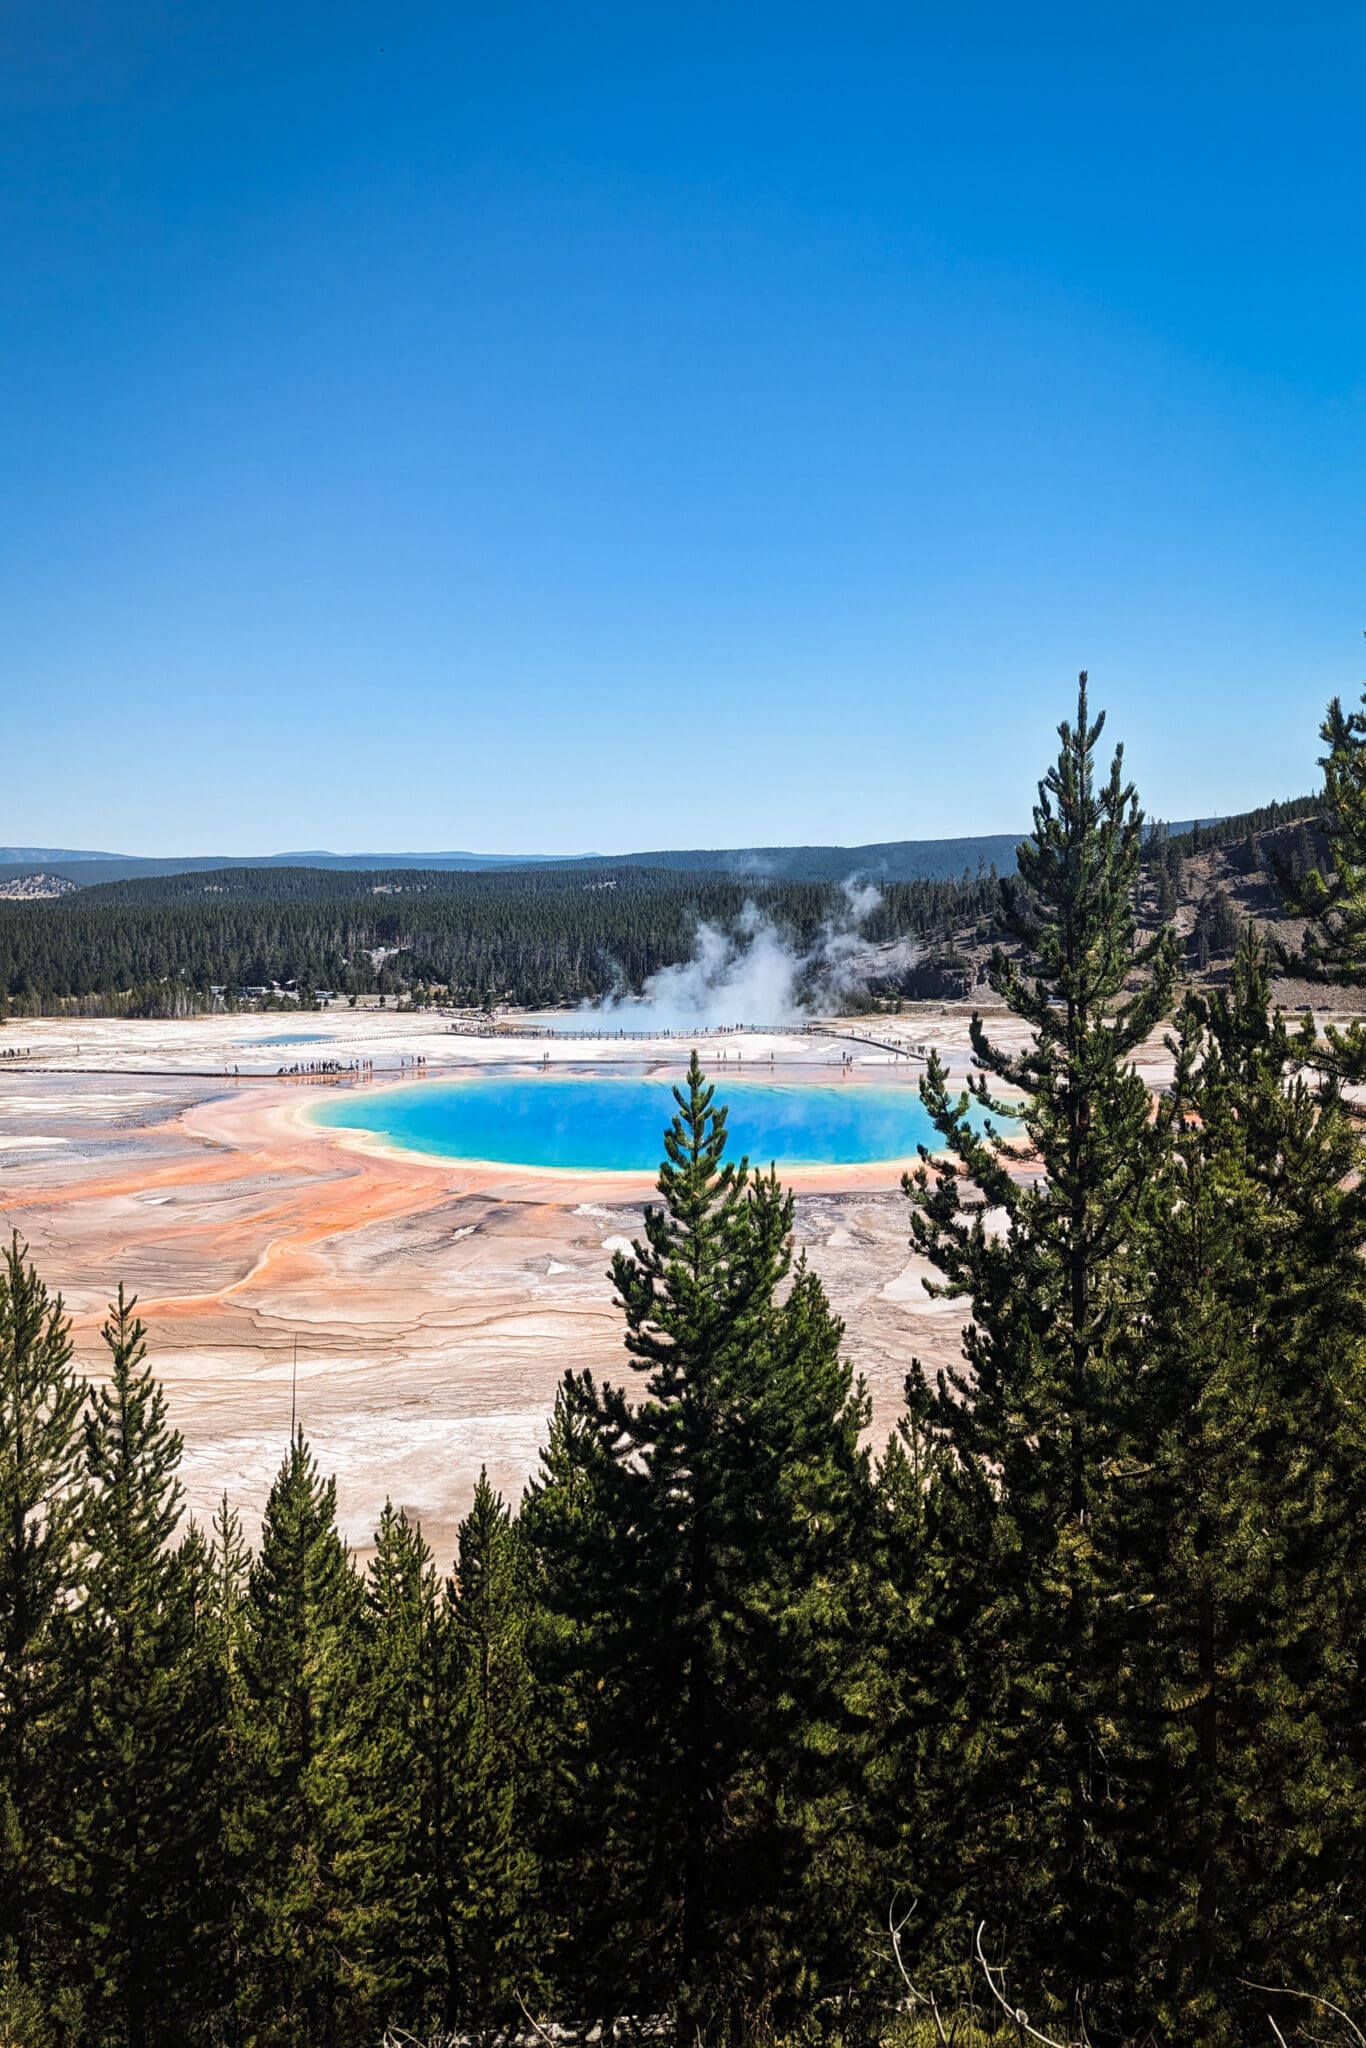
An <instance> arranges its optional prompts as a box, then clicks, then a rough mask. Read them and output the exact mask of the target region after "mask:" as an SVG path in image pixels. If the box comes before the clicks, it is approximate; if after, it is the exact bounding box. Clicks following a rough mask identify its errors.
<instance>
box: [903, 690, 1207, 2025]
mask: <svg viewBox="0 0 1366 2048" xmlns="http://www.w3.org/2000/svg"><path fill="white" fill-rule="evenodd" d="M1103 724H1104V719H1103V716H1102V717H1101V718H1098V719H1095V720H1093V719H1092V718H1091V715H1090V711H1089V707H1088V702H1087V687H1086V676H1085V674H1083V675H1082V677H1081V680H1080V686H1079V690H1078V700H1077V715H1076V720H1075V722H1074V723H1073V722H1066V721H1065V722H1064V723H1063V724H1062V725H1061V726H1060V727H1059V738H1060V742H1061V745H1060V750H1059V754H1058V758H1057V761H1056V763H1055V764H1054V766H1053V767H1052V768H1051V769H1050V770H1049V772H1048V774H1047V776H1046V777H1045V778H1044V781H1043V782H1042V783H1041V784H1040V786H1039V797H1038V802H1037V803H1036V805H1035V807H1034V831H1033V834H1032V837H1031V838H1030V839H1029V840H1027V841H1026V842H1025V843H1024V844H1023V845H1022V846H1021V847H1020V849H1019V853H1018V856H1017V860H1018V874H1017V876H1016V877H1015V878H1013V879H1012V880H1011V881H1009V882H1007V883H1004V884H1003V885H1002V886H1003V897H1004V906H1005V916H1006V922H1007V926H1008V929H1009V931H1010V933H1011V935H1012V937H1013V939H1014V941H1015V947H1014V949H1013V950H1010V951H1008V950H1006V949H1004V948H998V950H997V952H996V954H995V955H994V957H993V960H992V963H991V968H990V973H989V980H990V983H991V986H992V988H993V989H994V991H995V992H996V994H997V995H998V996H999V997H1000V999H1001V1000H1002V1002H1003V1003H1004V1004H1005V1006H1006V1008H1007V1009H1008V1010H1009V1011H1010V1012H1011V1013H1012V1014H1013V1015H1014V1016H1015V1017H1016V1018H1018V1019H1019V1020H1020V1021H1021V1022H1022V1023H1023V1024H1024V1025H1025V1026H1026V1029H1027V1035H1026V1037H1025V1039H1024V1042H1023V1045H1021V1046H1020V1047H1019V1049H1018V1050H1017V1049H1016V1045H1015V1044H1014V1043H1012V1042H1010V1041H1008V1040H1005V1039H1004V1038H1000V1039H998V1038H997V1037H995V1036H993V1034H992V1033H991V1032H990V1031H989V1029H988V1028H987V1026H986V1024H985V1023H984V1022H983V1020H982V1018H981V1017H980V1016H974V1018H973V1022H972V1047H973V1054H974V1058H975V1060H976V1063H977V1066H978V1068H979V1070H980V1071H979V1073H978V1075H977V1077H976V1078H975V1079H974V1080H973V1082H972V1084H971V1089H970V1092H965V1093H962V1094H955V1093H953V1092H952V1091H951V1090H950V1088H949V1085H948V1080H947V1076H946V1074H945V1071H944V1069H943V1067H942V1065H941V1064H940V1063H939V1061H938V1060H937V1059H935V1060H932V1061H931V1063H930V1067H929V1071H928V1074H927V1076H926V1078H925V1080H924V1082H923V1083H922V1089H921V1093H922V1099H923V1101H924V1103H925V1106H926V1108H927V1109H928V1110H929V1112H930V1115H931V1116H932V1118H933V1120H934V1123H935V1125H936V1128H937V1129H938V1131H939V1133H940V1135H941V1138H942V1140H943V1143H944V1146H945V1148H946V1151H947V1157H945V1158H942V1159H931V1158H930V1157H929V1155H928V1154H925V1155H924V1164H923V1165H922V1166H921V1167H920V1169H919V1170H918V1171H917V1172H916V1173H915V1174H914V1175H911V1176H908V1178H907V1191H908V1193H909V1194H910V1196H911V1200H912V1230H913V1238H914V1242H915V1244H916V1246H917V1247H918V1248H919V1249H920V1250H921V1251H922V1252H924V1253H925V1254H926V1255H927V1256H928V1258H929V1259H930V1260H931V1261H932V1263H933V1264H934V1265H935V1266H936V1267H937V1268H938V1270H939V1272H940V1273H941V1274H942V1276H943V1279H942V1282H941V1283H940V1284H939V1287H938V1289H937V1291H939V1292H941V1293H943V1294H946V1295H948V1296H951V1297H953V1298H959V1299H963V1300H964V1301H965V1302H966V1303H967V1304H968V1306H969V1309H970V1315H971V1321H970V1323H969V1324H968V1326H967V1329H966V1330H965V1333H964V1366H963V1368H962V1369H961V1370H955V1371H950V1372H948V1373H941V1374H940V1375H939V1377H938V1380H937V1383H935V1384H931V1383H930V1382H929V1381H928V1380H926V1379H925V1378H924V1377H923V1376H922V1375H921V1374H920V1372H919V1371H918V1370H913V1371H912V1373H911V1374H910V1376H909V1378H908V1380H907V1399H908V1404H909V1408H910V1412H911V1417H912V1420H913V1422H914V1424H915V1427H916V1429H917V1430H918V1431H920V1432H924V1433H927V1434H928V1435H929V1436H930V1437H932V1438H934V1439H937V1441H938V1443H939V1444H940V1446H941V1447H942V1450H943V1453H944V1455H943V1456H942V1457H941V1460H940V1462H939V1464H938V1466H937V1481H936V1484H935V1486H934V1487H933V1488H932V1491H931V1495H930V1498H929V1501H928V1503H927V1513H928V1516H929V1519H930V1534H929V1541H930V1544H931V1546H932V1550H933V1552H934V1556H933V1558H932V1560H931V1563H930V1566H929V1576H930V1578H931V1579H932V1580H933V1583H934V1584H935V1586H936V1588H937V1600H936V1603H935V1605H934V1607H933V1608H931V1609H930V1610H928V1611H927V1634H926V1648H927V1650H928V1652H929V1653H930V1654H931V1655H932V1657H933V1658H934V1659H935V1660H936V1662H935V1669H934V1674H933V1691H934V1695H935V1697H934V1710H933V1714H932V1716H931V1717H930V1719H931V1723H932V1725H933V1729H934V1738H935V1739H934V1741H933V1742H932V1743H931V1744H930V1749H929V1753H928V1755H924V1754H922V1753H921V1751H920V1749H919V1748H918V1747H917V1746H915V1745H913V1746H912V1747H911V1748H910V1749H909V1750H908V1763H907V1775H906V1780H905V1784H904V1791H903V1805H904V1809H905V1811H906V1812H907V1813H908V1814H920V1813H923V1812H925V1811H926V1810H927V1809H928V1811H929V1812H930V1813H932V1814H933V1815H935V1816H936V1818H935V1819H934V1820H927V1821H926V1824H925V1826H924V1829H923V1832H921V1834H920V1839H919V1840H918V1842H917V1845H916V1848H915V1851H914V1853H913V1855H911V1856H910V1857H909V1858H908V1865H907V1869H906V1873H905V1877H906V1882H907V1884H908V1885H909V1887H910V1889H911V1890H913V1891H916V1892H921V1893H922V1894H925V1895H927V1896H929V1897H930V1898H932V1899H934V1900H935V1901H936V1904H937V1908H938V1912H939V1915H940V1921H941V1926H942V1927H943V1928H944V1930H945V1939H946V1940H948V1939H951V1940H952V1942H953V1944H954V1945H955V1946H957V1945H958V1944H959V1942H960V1941H961V1938H962V1937H961V1928H962V1924H963V1922H965V1921H966V1920H970V1919H973V1918H976V1919H982V1918H985V1919H987V1920H989V1921H990V1922H991V1923H992V1924H993V1926H994V1927H995V1928H996V1929H997V1930H998V1931H1000V1932H1002V1933H1003V1934H1004V1935H1005V1936H1006V1937H1007V1938H1008V1940H1009V1942H1010V1944H1011V1947H1012V1950H1013V1952H1014V1953H1015V1955H1016V1956H1017V1958H1018V1959H1019V1961H1020V1965H1021V1967H1023V1968H1024V1969H1025V1970H1026V1972H1027V1973H1028V1977H1029V1980H1030V1981H1032V1982H1033V1983H1034V1984H1035V1985H1036V1986H1038V1987H1039V1988H1041V1989H1044V1990H1047V1991H1048V1992H1049V1993H1050V1994H1051V1995H1052V1996H1054V1997H1055V1998H1057V1999H1059V2000H1060V2001H1064V2002H1066V2003H1069V2004H1073V2005H1075V2006H1077V2007H1079V2008H1081V2009H1083V2010H1087V2009H1089V2008H1090V2006H1091V2002H1092V1999H1093V1997H1095V1996H1096V1995H1097V1994H1098V1993H1099V1994H1100V1995H1102V1996H1103V1994H1104V1989H1105V1987H1107V1986H1108V1985H1109V1984H1110V1982H1111V1981H1112V1979H1113V1975H1114V1971H1115V1968H1116V1960H1117V1955H1118V1950H1117V1946H1116V1944H1117V1942H1118V1941H1119V1938H1120V1930H1121V1929H1122V1927H1123V1923H1124V1918H1125V1905H1124V1879H1123V1874H1122V1872H1121V1871H1120V1870H1119V1868H1118V1866H1117V1861H1116V1849H1117V1845H1116V1840H1115V1836H1114V1831H1113V1828H1112V1827H1111V1826H1110V1823H1109V1820H1108V1818H1107V1814H1108V1809H1109V1807H1110V1805H1111V1802H1112V1800H1113V1798H1114V1796H1115V1790H1116V1788H1115V1786H1114V1782H1113V1779H1112V1774H1111V1768H1110V1761H1109V1748H1110V1738H1109V1729H1110V1723H1111V1719H1112V1715H1113V1711H1114V1687H1115V1671H1116V1655H1117V1651H1116V1645H1115V1642H1114V1634H1115V1629H1116V1626H1117V1619H1116V1615H1115V1612H1114V1609H1113V1606H1112V1604H1111V1603H1110V1602H1109V1600H1108V1598H1107V1594H1108V1580H1107V1570H1106V1560H1105V1556H1104V1542H1103V1529H1104V1524H1105V1520H1106V1517H1107V1513H1108V1505H1109V1504H1108V1494H1109V1489H1110V1486H1111V1483H1112V1477H1111V1475H1112V1471H1113V1460H1114V1457H1115V1454H1116V1450H1117V1447H1118V1444H1119V1442H1120V1440H1121V1430H1122V1415H1123V1409H1124V1402H1125V1400H1126V1398H1127V1388H1128V1385H1129V1382H1130V1380H1131V1378H1132V1374H1133V1372H1134V1370H1135V1364H1134V1356H1133V1349H1132V1339H1133V1336H1134V1331H1135V1318H1136V1316H1139V1315H1141V1313H1142V1311H1143V1309H1144V1307H1145V1306H1146V1300H1147V1270H1148V1269H1147V1253H1146V1248H1145V1245H1144V1236H1143V1211H1144V1204H1145V1202H1146V1200H1147V1197H1148V1192H1149V1189H1150V1186H1151V1184H1152V1182H1153V1179H1154V1176H1155V1175H1156V1173H1157V1171H1158V1169H1159V1167H1160V1163H1161V1157H1162V1146H1161V1136H1160V1133H1159V1132H1158V1131H1157V1129H1156V1126H1155V1124H1154V1121H1153V1116H1152V1100H1151V1094H1150V1091H1149V1088H1148V1085H1147V1083H1146V1082H1145V1081H1144V1079H1143V1077H1142V1075H1141V1074H1140V1073H1138V1071H1137V1070H1136V1069H1135V1067H1134V1065H1133V1058H1134V1055H1135V1054H1136V1053H1137V1051H1138V1049H1139V1048H1140V1047H1141V1046H1142V1045H1143V1043H1144V1041H1145V1040H1146V1039H1147V1038H1148V1036H1149V1035H1150V1033H1151V1032H1152V1031H1153V1029H1154V1027H1155V1026H1156V1025H1157V1023H1158V1022H1159V1020H1160V1019H1161V1018H1162V1016H1163V1015H1164V1014H1165V1012H1166V1011H1167V1009H1168V1007H1169V1004H1170V1000H1171V995H1172V989H1173V984H1174V977H1175V959H1174V943H1173V939H1172V935H1171V934H1170V933H1169V932H1167V931H1161V932H1159V933H1158V934H1157V935H1156V936H1155V937H1154V938H1152V939H1151V940H1149V941H1148V942H1147V943H1146V944H1140V943H1139V942H1138V941H1137V938H1136V931H1135V916H1134V907H1133V906H1134V895H1135V885H1136V883H1137V880H1138V875H1139V868H1140V861H1141V856H1142V846H1143V820H1142V814H1141V812H1140V811H1139V808H1138V803H1137V799H1136V796H1135V793H1134V790H1133V788H1132V786H1131V785H1130V784H1128V783H1127V782H1126V781H1125V779H1124V774H1123V757H1122V751H1121V750H1116V752H1115V755H1114V757H1113V760H1112V763H1111V767H1110V772H1109V774H1108V776H1107V777H1105V778H1104V779H1103V780H1101V779H1098V777H1097V773H1096V750H1097V747H1098V744H1099V741H1100V736H1101V730H1102V727H1103ZM1007 1091H1008V1094H1007ZM972 1098H975V1102H976V1106H977V1110H978V1111H979V1112H983V1113H985V1115H986V1117H987V1124H986V1128H985V1129H982V1128H979V1126H978V1123H977V1122H976V1121H974V1118H973V1116H972V1115H971V1114H970V1111H972V1109H973V1100H972ZM1012 1117H1013V1118H1016V1119H1018V1122H1019V1126H1020V1136H1019V1138H1018V1139H1017V1138H1016V1137H1014V1136H1012V1135H1010V1134H1008V1133H1007V1134H1004V1135H1003V1134H1002V1130H1001V1124H1002V1122H1003V1121H1004V1119H1006V1118H1012ZM993 1119H994V1120H995V1121H993ZM928 1793H932V1794H933V1797H932V1798H927V1794H928ZM926 1917H927V1920H928V1917H929V1916H928V1915H927V1916H926Z"/></svg>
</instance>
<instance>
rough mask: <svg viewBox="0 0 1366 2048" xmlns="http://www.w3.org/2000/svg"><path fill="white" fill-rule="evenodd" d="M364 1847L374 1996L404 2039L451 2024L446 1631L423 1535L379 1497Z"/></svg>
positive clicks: (369, 1581)
mask: <svg viewBox="0 0 1366 2048" xmlns="http://www.w3.org/2000/svg"><path fill="white" fill-rule="evenodd" d="M365 1618H366V1629H365V1679H364V1700H365V1707H364V1720H365V1731H364V1739H365V1749H366V1767H365V1768H366V1780H367V1791H366V1841H367V1855H368V1857H369V1859H370V1863H371V1866H372V1876H373V1877H374V1878H376V1879H377V1881H378V1889H379V1890H380V1892H381V1893H382V1908H381V1911H380V1912H379V1914H378V1915H377V1917H376V1920H375V1923H374V1926H373V1928H372V1932H371V1936H370V1952H371V1957H372V1967H373V1969H374V1971H375V1974H376V1980H377V1986H378V1992H377V1995H378V1997H379V1999H380V2001H381V2002H382V2004H383V2005H384V2008H385V2010H386V2011H387V2012H388V2013H389V2014H390V2016H391V2017H393V2018H395V2019H398V2020H400V2021H401V2023H402V2025H403V2026H404V2027H405V2028H406V2029H407V2030H408V2031H410V2032H416V2031H417V2030H418V2029H419V2028H425V2027H430V2026H435V2025H436V2024H438V2023H440V2024H442V2025H446V2026H449V2025H450V2024H451V2023H452V2011H453V1999H452V1991H451V1987H452V1985H453V1983H454V1980H455V1974H456V1955H455V1936H454V1924H453V1911H452V1906H451V1887H452V1883H453V1874H452V1868H451V1858H452V1847H451V1822H450V1807H451V1801H452V1798H453V1797H454V1785H453V1780H454V1762H453V1756H452V1737H451V1727H450V1722H451V1710H450V1705H449V1694H450V1690H451V1685H450V1674H449V1669H448V1666H449V1663H450V1652H449V1642H448V1634H449V1631H448V1630H447V1628H446V1626H445V1623H444V1616H443V1612H442V1607H441V1601H440V1596H439V1589H438V1586H437V1577H436V1570H435V1567H434V1566H433V1563H432V1556H431V1552H430V1550H429V1549H428V1547H427V1544H426V1542H425V1541H424V1540H423V1536H422V1531H421V1530H420V1528H418V1526H417V1525H416V1523H414V1522H412V1521H410V1520H409V1518H408V1515H407V1514H406V1512H405V1511H404V1510H402V1509H396V1508H395V1507H394V1506H393V1503H392V1502H390V1501H386V1502H385V1504H384V1512H383V1514H382V1516H381V1517H380V1524H379V1528H378V1529H377V1531H376V1532H375V1555H374V1557H373V1558H372V1559H371V1562H370V1568H369V1571H368V1572H367V1574H366V1585H365Z"/></svg>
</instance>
